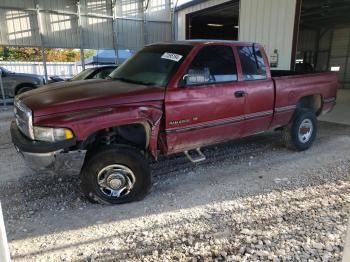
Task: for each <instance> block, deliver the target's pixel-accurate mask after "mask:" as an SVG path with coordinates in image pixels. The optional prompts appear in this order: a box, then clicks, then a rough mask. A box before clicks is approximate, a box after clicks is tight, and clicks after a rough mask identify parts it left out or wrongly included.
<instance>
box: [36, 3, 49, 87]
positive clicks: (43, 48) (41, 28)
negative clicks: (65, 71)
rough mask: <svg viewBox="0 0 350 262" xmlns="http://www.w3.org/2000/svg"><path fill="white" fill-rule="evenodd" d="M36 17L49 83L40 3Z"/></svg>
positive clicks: (46, 76) (37, 6) (46, 78)
mask: <svg viewBox="0 0 350 262" xmlns="http://www.w3.org/2000/svg"><path fill="white" fill-rule="evenodd" d="M36 18H37V21H38V26H39V35H40V44H41V56H42V60H43V66H44V74H45V80H46V83H48V81H49V78H48V75H47V64H46V53H45V46H44V41H43V27H42V24H41V16H40V8H39V5H38V4H37V5H36Z"/></svg>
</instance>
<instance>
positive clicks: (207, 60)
mask: <svg viewBox="0 0 350 262" xmlns="http://www.w3.org/2000/svg"><path fill="white" fill-rule="evenodd" d="M236 80H237V71H236V64H235V60H234V56H233V51H232V48H231V47H229V46H219V45H214V46H206V47H203V48H202V49H201V50H200V51H199V52H198V54H197V56H196V57H195V58H194V59H193V61H192V63H191V65H190V67H189V69H188V71H187V75H186V78H185V81H186V85H196V84H197V85H198V84H208V83H222V82H232V81H236Z"/></svg>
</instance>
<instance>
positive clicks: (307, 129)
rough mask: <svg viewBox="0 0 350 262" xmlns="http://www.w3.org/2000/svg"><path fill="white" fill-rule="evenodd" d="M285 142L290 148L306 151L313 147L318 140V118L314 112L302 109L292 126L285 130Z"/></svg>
mask: <svg viewBox="0 0 350 262" xmlns="http://www.w3.org/2000/svg"><path fill="white" fill-rule="evenodd" d="M282 132H283V134H282V137H283V140H284V143H285V144H286V146H287V147H288V148H291V149H294V150H297V151H304V150H306V149H308V148H309V147H311V145H312V144H313V142H314V141H315V138H316V133H317V118H316V115H315V113H314V112H312V111H310V110H308V109H300V110H298V111H297V112H296V114H295V117H294V119H293V121H292V123H291V124H289V125H288V126H287V127H285V128H284V129H283V131H282Z"/></svg>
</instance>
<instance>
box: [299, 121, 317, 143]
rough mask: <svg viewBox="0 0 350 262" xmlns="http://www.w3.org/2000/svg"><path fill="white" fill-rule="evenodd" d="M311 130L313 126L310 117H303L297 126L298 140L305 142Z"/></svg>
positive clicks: (309, 136) (308, 138) (310, 134)
mask: <svg viewBox="0 0 350 262" xmlns="http://www.w3.org/2000/svg"><path fill="white" fill-rule="evenodd" d="M313 130H314V126H313V124H312V121H311V120H310V119H304V120H303V121H302V122H301V124H300V126H299V132H298V137H299V141H300V142H302V143H307V142H308V141H309V140H310V138H311V136H312V132H313Z"/></svg>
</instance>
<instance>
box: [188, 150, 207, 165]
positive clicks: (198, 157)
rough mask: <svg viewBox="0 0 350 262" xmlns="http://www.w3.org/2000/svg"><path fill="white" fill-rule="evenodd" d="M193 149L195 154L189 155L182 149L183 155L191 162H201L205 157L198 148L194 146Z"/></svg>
mask: <svg viewBox="0 0 350 262" xmlns="http://www.w3.org/2000/svg"><path fill="white" fill-rule="evenodd" d="M194 151H196V152H197V153H196V154H197V155H196V156H191V155H190V153H189V152H188V151H184V154H185V156H186V157H187V158H188V160H190V161H191V162H192V163H198V162H202V161H204V160H205V159H206V157H205V155H204V154H203V153H202V151H201V149H200V148H196V149H195V150H194Z"/></svg>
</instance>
